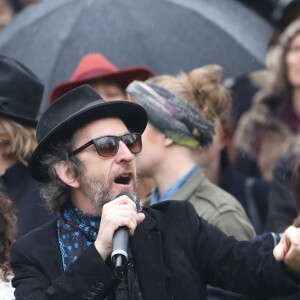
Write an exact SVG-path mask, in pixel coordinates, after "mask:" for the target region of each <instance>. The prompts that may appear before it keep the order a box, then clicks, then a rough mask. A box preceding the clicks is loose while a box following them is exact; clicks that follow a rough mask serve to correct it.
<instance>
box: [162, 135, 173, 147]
mask: <svg viewBox="0 0 300 300" xmlns="http://www.w3.org/2000/svg"><path fill="white" fill-rule="evenodd" d="M173 144H174V141H173V140H172V139H170V138H168V137H167V136H165V139H164V145H165V147H169V146H171V145H173Z"/></svg>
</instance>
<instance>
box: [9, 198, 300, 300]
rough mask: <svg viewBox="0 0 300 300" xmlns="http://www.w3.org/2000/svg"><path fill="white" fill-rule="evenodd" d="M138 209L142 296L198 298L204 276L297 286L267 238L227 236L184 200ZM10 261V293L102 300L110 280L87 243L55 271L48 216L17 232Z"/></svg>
mask: <svg viewBox="0 0 300 300" xmlns="http://www.w3.org/2000/svg"><path fill="white" fill-rule="evenodd" d="M144 213H145V215H146V219H145V221H144V222H143V223H141V224H139V225H138V227H137V229H136V232H135V234H134V236H133V237H131V238H130V243H131V247H132V250H133V255H134V259H135V264H136V270H137V274H138V278H139V283H140V288H141V292H142V295H143V299H144V300H154V299H155V300H159V299H174V300H175V299H191V300H196V299H205V294H206V284H207V283H209V284H211V285H217V286H220V287H223V288H228V289H233V290H236V291H239V292H245V293H250V294H260V295H266V294H272V295H276V294H278V295H280V294H282V293H285V292H287V291H288V290H289V291H291V292H293V291H295V290H296V289H297V285H296V284H298V285H299V282H300V279H299V278H297V279H296V278H292V277H288V276H287V273H288V272H287V270H286V268H285V266H284V265H283V264H282V263H277V262H276V261H275V260H274V258H273V254H272V247H270V246H269V245H268V244H267V243H262V242H260V241H257V242H255V243H251V242H237V241H236V240H235V239H234V238H232V237H227V236H226V235H225V234H224V233H222V232H221V231H219V230H218V229H217V228H216V227H214V226H212V225H209V224H208V223H207V222H206V221H205V220H203V219H202V218H200V217H199V216H198V215H197V213H196V211H195V209H194V208H193V206H192V204H190V203H189V202H188V201H165V202H162V203H159V204H156V205H153V206H152V208H145V209H144ZM10 261H11V265H12V267H13V272H14V274H15V277H14V279H13V281H12V282H13V286H14V287H15V288H16V292H15V296H16V299H17V300H18V299H27V300H30V299H34V300H36V299H39V300H41V299H55V300H60V299H64V300H66V299H72V300H75V299H105V297H106V296H107V294H108V293H109V292H110V291H111V290H112V287H113V272H112V270H111V269H110V267H109V266H108V265H107V264H106V263H105V262H104V261H103V260H102V258H101V256H100V255H99V253H98V252H97V251H96V248H95V247H94V246H91V247H89V248H88V249H87V250H86V251H84V252H83V253H82V255H81V256H79V258H78V259H77V260H76V261H75V262H74V263H73V264H71V265H70V267H69V269H68V270H67V271H65V272H63V270H62V262H61V254H60V250H59V246H58V241H57V229H56V222H50V223H49V224H46V225H44V226H42V227H41V228H39V229H37V230H35V231H33V232H31V233H29V234H28V235H26V236H24V237H22V238H20V239H19V240H18V241H17V242H16V243H15V244H14V245H13V247H12V249H11V257H10Z"/></svg>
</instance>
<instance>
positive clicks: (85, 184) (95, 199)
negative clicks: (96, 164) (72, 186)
mask: <svg viewBox="0 0 300 300" xmlns="http://www.w3.org/2000/svg"><path fill="white" fill-rule="evenodd" d="M79 181H80V186H81V191H82V193H83V195H84V196H85V197H86V198H87V199H88V200H89V201H90V202H91V203H92V204H93V206H94V207H95V208H102V207H103V205H104V204H106V203H108V202H110V201H112V200H114V199H115V198H116V196H117V195H113V193H112V192H111V185H112V183H105V181H104V180H103V179H102V178H101V177H98V178H90V177H88V176H87V175H86V174H85V172H84V174H82V175H81V176H80V177H79ZM136 190H137V180H135V182H134V184H133V191H132V193H131V196H133V197H134V199H135V198H136Z"/></svg>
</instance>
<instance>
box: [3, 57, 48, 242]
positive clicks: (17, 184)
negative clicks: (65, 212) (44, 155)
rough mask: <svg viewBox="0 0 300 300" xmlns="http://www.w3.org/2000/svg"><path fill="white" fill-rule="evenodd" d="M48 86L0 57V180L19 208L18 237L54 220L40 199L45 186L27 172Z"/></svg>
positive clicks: (15, 62) (24, 68) (6, 58)
mask: <svg viewBox="0 0 300 300" xmlns="http://www.w3.org/2000/svg"><path fill="white" fill-rule="evenodd" d="M43 90H44V85H43V84H42V82H41V81H40V80H39V79H38V78H37V77H36V76H35V74H33V73H32V72H31V71H30V70H29V69H27V68H26V67H25V66H24V65H22V64H21V63H19V62H18V61H16V60H14V59H12V58H9V57H5V56H3V55H1V56H0V180H1V181H2V183H3V185H4V187H5V189H6V193H7V196H8V197H9V198H10V199H11V200H12V201H13V202H14V203H15V206H16V208H17V220H18V222H17V224H18V228H17V236H22V235H24V234H26V233H27V232H29V231H31V230H32V229H35V228H37V227H38V226H40V225H42V224H45V223H47V222H48V221H50V219H51V218H53V216H51V214H50V212H49V211H48V210H47V209H46V206H45V201H44V199H43V198H42V197H41V195H40V190H41V187H42V183H41V182H38V181H36V180H33V179H32V178H31V177H30V175H29V171H28V168H27V164H28V161H29V158H30V156H31V154H32V152H33V150H34V149H35V147H36V137H35V127H36V124H37V119H36V118H37V114H38V111H39V107H40V103H41V99H42V95H43Z"/></svg>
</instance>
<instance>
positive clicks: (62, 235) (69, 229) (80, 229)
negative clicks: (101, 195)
mask: <svg viewBox="0 0 300 300" xmlns="http://www.w3.org/2000/svg"><path fill="white" fill-rule="evenodd" d="M99 226H100V216H97V215H92V214H88V213H86V212H83V211H81V210H79V209H78V208H76V207H74V206H72V205H71V204H70V205H69V206H68V207H67V208H66V209H64V210H63V211H61V212H60V213H59V215H58V218H57V232H58V243H59V247H60V252H61V258H62V264H63V269H64V270H66V269H67V268H68V266H69V265H70V264H71V263H73V262H74V261H76V259H77V258H78V256H79V255H80V254H81V253H82V252H83V251H84V250H85V249H87V248H88V247H90V246H91V245H92V244H93V243H94V242H95V240H96V237H97V234H98V231H99ZM116 282H117V284H116V286H115V289H114V292H113V293H112V294H111V295H110V296H108V297H107V298H106V299H107V300H114V299H116V300H127V299H134V300H142V299H143V298H142V295H141V292H140V288H139V283H138V279H137V274H136V271H135V266H134V260H133V255H132V251H131V248H130V247H129V248H128V263H127V265H126V267H125V271H124V279H123V280H122V281H120V282H118V281H116Z"/></svg>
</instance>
